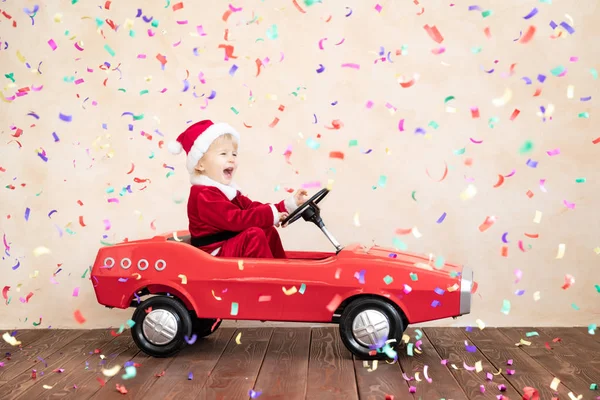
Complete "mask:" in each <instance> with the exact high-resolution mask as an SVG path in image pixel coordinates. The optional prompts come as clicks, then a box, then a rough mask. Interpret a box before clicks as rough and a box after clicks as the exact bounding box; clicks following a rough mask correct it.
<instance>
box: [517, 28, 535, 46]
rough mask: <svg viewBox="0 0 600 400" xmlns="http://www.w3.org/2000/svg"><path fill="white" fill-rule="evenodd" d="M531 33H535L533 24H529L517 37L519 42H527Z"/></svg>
mask: <svg viewBox="0 0 600 400" xmlns="http://www.w3.org/2000/svg"><path fill="white" fill-rule="evenodd" d="M533 35H535V26H533V25H531V26H530V27H529V28H528V29H527V32H525V34H524V35H523V36H522V37H521V39H519V43H528V42H529V41H530V40H531V39H532V38H533Z"/></svg>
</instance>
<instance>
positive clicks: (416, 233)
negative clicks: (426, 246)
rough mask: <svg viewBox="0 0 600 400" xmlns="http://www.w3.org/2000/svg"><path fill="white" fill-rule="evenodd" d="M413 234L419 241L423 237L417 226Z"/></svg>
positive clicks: (413, 229)
mask: <svg viewBox="0 0 600 400" xmlns="http://www.w3.org/2000/svg"><path fill="white" fill-rule="evenodd" d="M412 234H413V235H414V236H415V237H416V238H417V239H418V238H420V237H421V236H423V235H421V232H419V229H418V228H417V227H416V226H415V227H414V228H412Z"/></svg>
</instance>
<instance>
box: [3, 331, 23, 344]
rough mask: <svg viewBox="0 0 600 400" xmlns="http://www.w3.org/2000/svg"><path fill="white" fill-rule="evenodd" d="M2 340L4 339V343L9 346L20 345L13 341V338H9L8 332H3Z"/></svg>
mask: <svg viewBox="0 0 600 400" xmlns="http://www.w3.org/2000/svg"><path fill="white" fill-rule="evenodd" d="M2 339H4V341H5V342H6V343H8V344H10V345H11V346H18V345H20V344H21V342H19V341H18V340H17V339H15V337H14V336H10V334H9V333H8V332H4V335H2Z"/></svg>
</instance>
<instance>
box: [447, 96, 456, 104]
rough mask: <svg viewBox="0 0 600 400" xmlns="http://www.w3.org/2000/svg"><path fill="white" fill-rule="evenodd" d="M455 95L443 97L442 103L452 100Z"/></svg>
mask: <svg viewBox="0 0 600 400" xmlns="http://www.w3.org/2000/svg"><path fill="white" fill-rule="evenodd" d="M455 98H456V97H454V96H448V97H446V98H445V99H444V104H446V103H447V102H449V101H450V100H454V99H455Z"/></svg>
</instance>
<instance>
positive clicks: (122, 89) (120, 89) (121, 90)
mask: <svg viewBox="0 0 600 400" xmlns="http://www.w3.org/2000/svg"><path fill="white" fill-rule="evenodd" d="M117 91H118V92H123V93H127V90H126V89H124V88H119V89H117Z"/></svg>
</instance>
